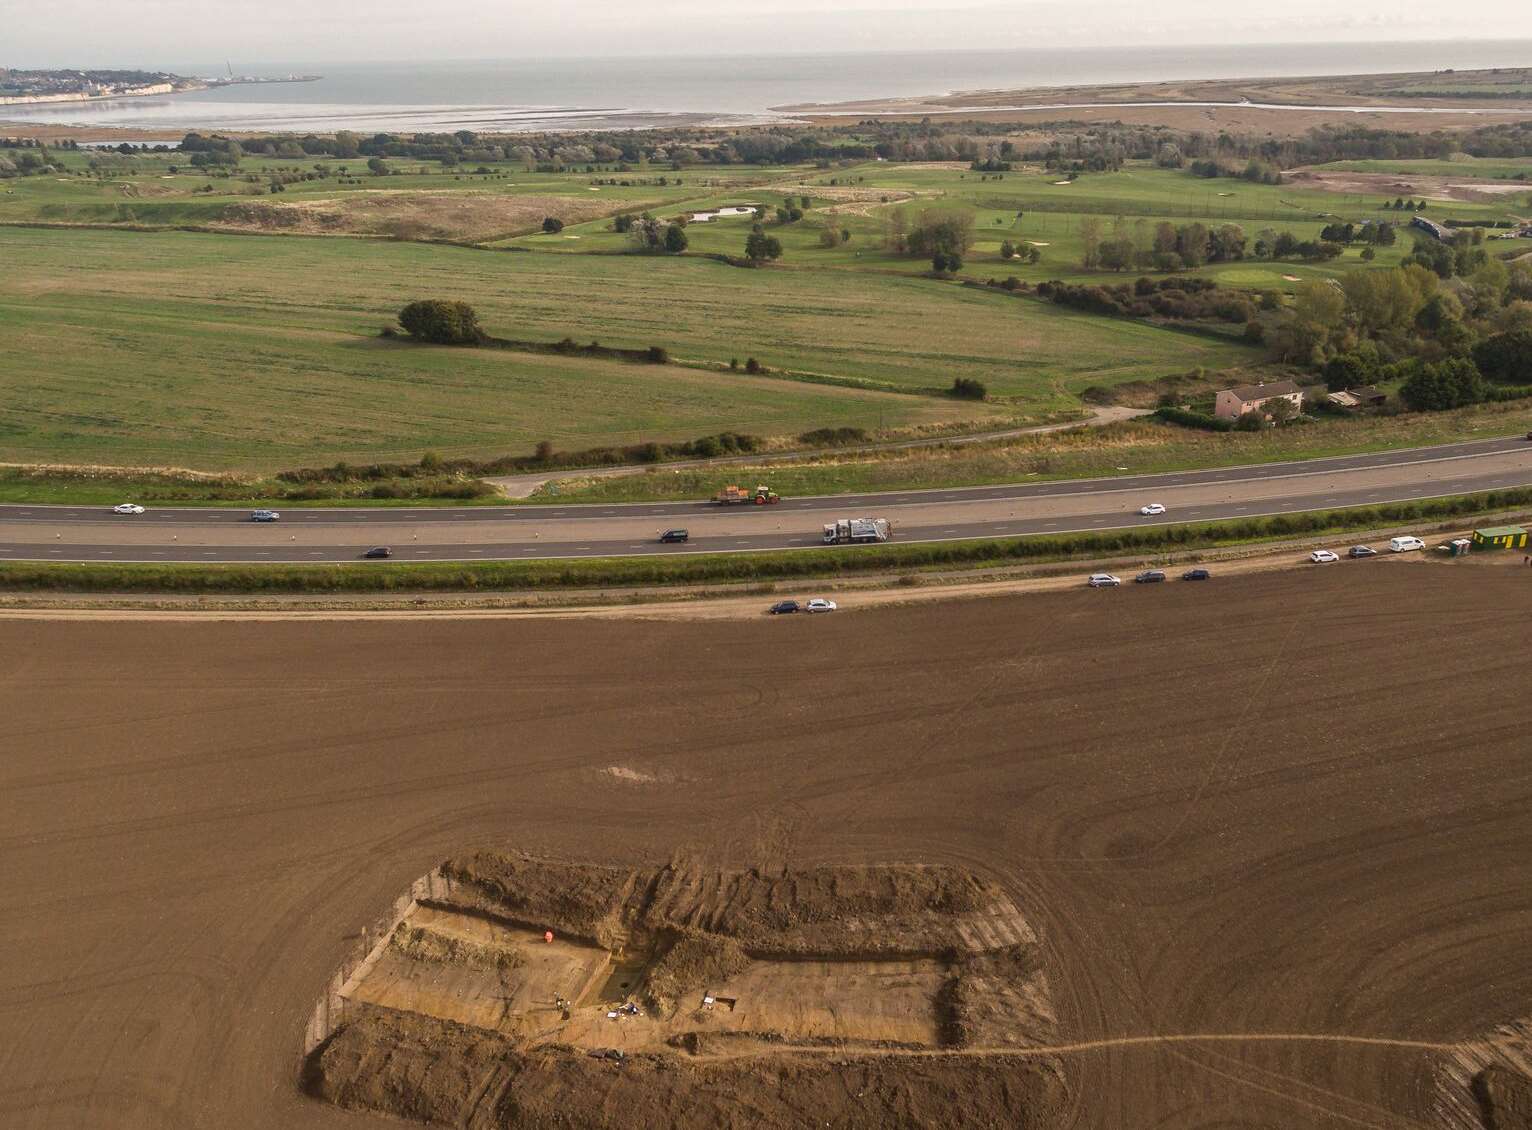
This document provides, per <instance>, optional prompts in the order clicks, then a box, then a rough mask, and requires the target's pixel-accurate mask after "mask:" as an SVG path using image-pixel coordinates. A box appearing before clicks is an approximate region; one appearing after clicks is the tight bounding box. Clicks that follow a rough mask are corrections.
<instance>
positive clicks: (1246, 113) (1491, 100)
mask: <svg viewBox="0 0 1532 1130" xmlns="http://www.w3.org/2000/svg"><path fill="white" fill-rule="evenodd" d="M318 77H319V76H290V77H288V78H283V79H263V80H255V79H250V80H235V81H233V82H211V83H204V82H201V81H200V80H192V81H196V82H197V85H195V86H188V87H186V88H184V89H182V90H178V91H175V92H173V93H171V94H169V95H157V96H153V97H162V98H174V96H175V94H176V93H196V92H200V91H203V90H209V89H216V88H217V87H219V86H225V85H260V84H264V83H267V82H270V83H284V84H285V83H291V82H306V81H315V80H316V79H317V78H318ZM129 97H137V98H142V99H150V98H151V96H148V95H134V96H105V97H98V98H92V99H81V100H78V101H70V102H60V103H29V104H22V105H19V106H18V107H16V108H15V109H14V112H13V113H12V114H10V115H6V113H5V111H6V109H7V107H0V119H4V120H3V121H0V130H4V131H6V132H8V133H16V132H17V131H20V133H21V134H22V135H23V136H34V137H40V136H42V135H44V134H51V135H52V136H54V137H57V138H59V139H63V138H70V137H72V138H77V139H78V138H82V137H85V136H89V135H92V134H98V135H100V137H101V138H102V139H103V140H105V139H116V138H125V137H129V136H132V137H136V138H140V139H143V140H146V141H158V140H172V139H175V138H178V137H179V136H180V135H182V134H184V133H185V132H186V131H188V130H198V131H215V132H219V133H223V134H225V135H229V136H233V135H238V134H303V133H321V134H323V133H333V132H336V131H338V130H342V129H357V130H377V129H385V130H388V131H389V132H399V133H408V132H412V131H422V130H423V131H428V132H429V131H437V130H455V129H470V130H474V131H475V132H478V133H482V134H487V135H494V134H504V135H515V134H521V133H582V132H591V131H601V130H614V131H634V132H637V131H644V130H658V129H671V130H675V129H698V130H705V129H750V128H758V127H765V128H769V127H773V126H777V127H781V126H786V127H793V126H803V125H811V126H825V125H844V124H847V123H848V122H851V121H854V120H856V119H859V118H873V119H885V120H889V121H900V120H909V119H918V118H921V117H937V116H940V117H943V118H947V119H964V118H968V119H972V120H975V121H990V122H1016V123H1017V124H1033V123H1036V122H1037V121H1040V120H1049V118H1050V117H1051V119H1052V120H1058V118H1059V115H1065V116H1066V120H1081V121H1086V122H1099V121H1101V120H1102V116H1103V115H1110V116H1111V118H1112V119H1113V120H1122V121H1124V122H1127V123H1130V124H1136V123H1161V124H1166V125H1168V126H1171V127H1172V128H1176V127H1188V124H1189V123H1194V124H1195V126H1197V127H1204V126H1207V125H1209V124H1214V125H1218V126H1220V127H1223V128H1234V129H1265V130H1268V131H1274V129H1285V128H1286V127H1287V126H1294V127H1296V128H1297V129H1299V130H1302V129H1307V128H1312V126H1314V125H1316V124H1320V123H1323V122H1327V121H1334V122H1355V121H1357V120H1358V118H1365V117H1366V116H1367V115H1374V116H1376V118H1377V120H1378V122H1380V123H1382V122H1387V123H1388V124H1389V125H1391V126H1398V127H1403V128H1411V129H1423V128H1430V129H1437V128H1462V127H1465V126H1471V125H1474V124H1482V123H1484V122H1487V121H1495V120H1497V119H1502V118H1516V117H1520V116H1532V68H1494V69H1480V70H1445V71H1401V72H1392V73H1384V74H1361V75H1357V74H1339V75H1319V76H1315V75H1307V76H1290V77H1287V76H1284V77H1275V78H1245V79H1207V78H1197V79H1183V80H1163V81H1146V82H1111V83H1062V84H1056V85H1034V86H1020V87H1013V88H999V87H986V88H978V89H969V90H954V91H949V92H947V93H945V94H931V95H913V96H899V97H887V98H865V99H856V100H848V101H839V102H835V101H831V102H813V101H807V102H786V103H777V104H773V105H768V106H766V107H764V108H762V109H760V110H758V111H751V112H745V111H722V110H707V111H698V110H691V111H680V110H651V109H635V108H632V107H622V106H619V105H616V104H614V103H611V102H608V103H607V104H606V105H604V106H594V107H586V106H578V105H574V104H572V103H570V104H564V105H550V106H530V105H526V104H520V103H507V104H505V105H497V104H486V103H484V102H465V103H462V104H450V103H449V104H443V105H424V104H408V103H406V104H400V105H386V104H370V103H359V104H351V103H345V102H336V103H318V102H316V103H304V102H297V103H292V104H291V105H284V106H283V107H282V109H281V112H275V113H274V112H271V111H269V110H268V111H267V113H266V115H265V116H266V117H267V119H268V120H267V121H262V120H261V116H262V115H261V110H262V109H265V104H263V103H259V102H252V103H248V104H247V105H248V106H249V107H250V110H249V113H248V115H247V116H245V117H241V116H240V114H239V107H237V106H233V107H222V108H223V109H228V110H232V112H231V113H229V114H228V115H227V117H228V119H229V120H228V121H227V122H218V121H216V120H214V121H209V120H207V117H208V115H207V114H205V113H204V114H201V115H199V114H198V113H197V112H195V107H193V108H192V109H191V110H190V111H189V112H188V113H187V114H186V115H185V117H184V118H180V117H176V116H174V111H172V114H171V116H168V117H167V118H166V119H165V120H164V121H159V122H156V121H143V120H140V121H137V122H136V123H134V122H132V121H124V122H121V123H114V122H111V121H94V122H89V123H85V124H76V123H73V122H69V121H67V120H58V119H59V118H60V117H68V116H72V115H71V114H70V111H71V110H74V108H76V107H89V106H92V105H99V104H101V103H106V102H114V101H126V100H127V98H129ZM50 107H67V108H68V109H54V110H53V111H52V112H50ZM87 112H88V111H87ZM131 115H132V111H131V110H126V111H125V112H124V114H123V116H124V117H130V116H131ZM49 119H52V120H49Z"/></svg>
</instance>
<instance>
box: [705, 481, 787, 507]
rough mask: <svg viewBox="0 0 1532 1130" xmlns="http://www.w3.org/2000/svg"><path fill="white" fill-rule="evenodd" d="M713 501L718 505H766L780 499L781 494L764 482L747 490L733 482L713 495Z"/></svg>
mask: <svg viewBox="0 0 1532 1130" xmlns="http://www.w3.org/2000/svg"><path fill="white" fill-rule="evenodd" d="M713 501H714V502H716V503H718V504H719V505H720V506H741V505H745V504H753V505H755V506H768V505H772V504H774V503H778V502H781V501H782V496H781V495H780V494H778V493H777V492H776V491H774V490H772V489H771V488H770V487H768V486H767V485H766V484H765V483H762V484H761V485H760V486H758V487H756V488H755V490H754V491H748V490H746V489H745V488H744V487H737V486H734V485H733V484H730V485H729V486H726V487H724V488H723V490H721V491H719V492H718V493H717V494H715V495H714V496H713Z"/></svg>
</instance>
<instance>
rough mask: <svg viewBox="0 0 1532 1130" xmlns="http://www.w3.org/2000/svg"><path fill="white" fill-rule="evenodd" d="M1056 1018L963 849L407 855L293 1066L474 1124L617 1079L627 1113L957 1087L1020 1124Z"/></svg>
mask: <svg viewBox="0 0 1532 1130" xmlns="http://www.w3.org/2000/svg"><path fill="white" fill-rule="evenodd" d="M1055 1034H1056V1024H1055V1019H1054V1014H1053V1008H1052V1005H1051V1003H1050V1000H1049V995H1048V987H1047V982H1046V979H1045V977H1044V975H1043V972H1042V967H1041V961H1040V959H1039V956H1038V952H1037V939H1036V936H1035V935H1034V934H1033V932H1032V929H1031V927H1030V926H1029V925H1028V923H1027V922H1026V920H1025V918H1024V917H1023V916H1022V915H1021V913H1020V912H1019V911H1018V910H1017V908H1016V906H1015V905H1014V904H1013V903H1012V902H1011V900H1010V899H1009V898H1008V897H1007V896H1006V895H1005V894H1004V892H1002V891H1001V890H999V889H998V888H996V887H993V886H992V885H990V884H987V883H985V882H983V881H982V880H979V879H977V878H976V877H974V876H972V875H970V874H968V873H967V872H964V871H961V870H958V869H955V868H949V867H916V866H898V867H893V866H890V867H835V868H830V867H826V868H815V869H809V870H802V871H793V872H785V873H779V874H771V875H768V874H762V873H761V872H759V871H717V870H709V869H706V868H703V867H700V866H698V865H687V864H672V865H670V866H668V867H664V868H658V869H630V868H618V867H602V866H596V865H589V864H581V863H571V862H564V861H556V860H546V859H538V858H534V857H530V856H524V855H506V854H495V853H484V854H478V855H473V856H468V857H464V858H461V859H453V860H448V861H447V862H446V863H444V864H443V865H442V866H441V867H440V868H438V869H437V870H436V871H433V872H432V873H431V874H430V875H427V876H425V877H423V878H422V879H421V880H419V881H417V883H416V884H415V885H414V887H413V888H412V890H411V892H410V893H409V895H407V896H405V897H403V898H401V899H400V900H399V901H398V902H397V903H396V904H395V908H394V911H393V912H392V914H390V915H389V916H386V918H385V919H384V921H382V922H380V924H379V927H378V928H377V929H376V930H375V931H374V933H373V934H372V935H371V945H370V947H369V948H367V950H366V952H365V953H364V954H360V955H359V959H358V960H356V961H355V962H354V963H353V964H351V965H350V966H348V967H347V968H344V969H342V970H341V971H340V972H339V973H337V975H336V977H335V979H334V981H333V982H332V985H331V988H330V991H329V992H327V993H326V995H325V997H324V998H323V999H322V1000H321V1001H320V1003H319V1006H318V1007H317V1009H316V1012H315V1019H314V1022H313V1023H312V1024H311V1025H310V1029H309V1046H308V1047H307V1048H306V1052H307V1060H306V1068H305V1073H304V1080H305V1087H306V1089H307V1090H308V1091H309V1093H311V1094H312V1095H314V1096H316V1097H318V1098H323V1099H327V1100H329V1101H332V1102H335V1103H338V1104H339V1105H342V1106H356V1107H366V1108H371V1109H375V1110H380V1111H385V1112H387V1113H390V1114H394V1115H397V1116H400V1117H405V1118H414V1119H421V1120H427V1121H436V1122H443V1123H450V1124H453V1125H465V1126H485V1127H488V1126H502V1125H511V1124H526V1122H527V1119H528V1115H529V1111H539V1110H547V1111H557V1112H559V1113H560V1114H561V1116H562V1117H564V1118H565V1119H567V1120H568V1121H569V1122H570V1123H572V1124H576V1125H583V1124H593V1123H597V1122H600V1121H601V1114H600V1111H601V1110H603V1109H605V1110H610V1109H612V1107H611V1105H610V1104H611V1103H612V1102H613V1101H614V1099H613V1094H614V1093H616V1092H622V1093H623V1094H624V1095H625V1096H626V1097H625V1098H624V1100H623V1101H624V1104H626V1105H628V1109H630V1110H631V1113H632V1118H633V1124H634V1125H667V1124H668V1125H675V1126H698V1127H700V1126H714V1125H747V1124H748V1125H755V1126H761V1125H765V1126H774V1125H781V1126H786V1125H798V1124H801V1123H802V1122H803V1120H804V1119H805V1118H806V1117H814V1118H818V1119H820V1120H825V1121H835V1122H836V1124H844V1125H866V1126H878V1125H912V1124H936V1123H938V1122H950V1121H953V1120H956V1119H958V1115H957V1114H956V1113H955V1112H954V1110H953V1109H952V1108H951V1106H950V1104H952V1103H953V1102H954V1099H953V1097H952V1096H953V1095H954V1094H961V1095H962V1096H963V1098H962V1099H961V1100H958V1101H959V1103H960V1105H962V1106H965V1107H967V1108H969V1110H970V1114H971V1118H972V1119H973V1120H974V1121H976V1122H977V1123H979V1124H1006V1125H1030V1124H1032V1123H1033V1122H1034V1120H1036V1121H1037V1122H1038V1123H1039V1124H1041V1123H1043V1122H1046V1121H1047V1120H1048V1117H1049V1115H1050V1112H1056V1111H1057V1110H1058V1109H1059V1104H1060V1103H1061V1102H1062V1101H1063V1097H1064V1086H1063V1083H1062V1075H1061V1074H1060V1071H1059V1068H1058V1065H1057V1064H1056V1063H1055V1062H1054V1061H1053V1060H1052V1058H1051V1057H1049V1056H1047V1055H1044V1054H1039V1053H1037V1052H1032V1053H1031V1054H1029V1055H1023V1054H1021V1053H1024V1052H1025V1051H1026V1049H1035V1048H1039V1047H1043V1046H1046V1045H1047V1044H1048V1043H1049V1042H1050V1041H1052V1040H1053V1039H1054V1038H1055ZM789 1080H790V1081H791V1084H792V1085H791V1087H784V1085H783V1084H784V1083H786V1082H788V1081H789ZM850 1096H856V1098H855V1099H851V1098H850ZM822 1103H828V1104H829V1106H828V1107H822V1106H821V1105H819V1104H822ZM848 1103H849V1107H848ZM835 1110H840V1111H841V1113H840V1114H839V1115H835V1114H833V1113H832V1112H833V1111H835ZM537 1121H538V1119H537V1118H533V1119H532V1122H533V1124H535V1123H536V1122H537ZM962 1121H964V1122H965V1123H966V1122H967V1121H968V1119H962Z"/></svg>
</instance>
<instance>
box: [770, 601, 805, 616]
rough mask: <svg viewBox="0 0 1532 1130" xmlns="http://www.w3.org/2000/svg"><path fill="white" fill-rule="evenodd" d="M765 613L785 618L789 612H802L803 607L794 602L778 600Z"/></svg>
mask: <svg viewBox="0 0 1532 1130" xmlns="http://www.w3.org/2000/svg"><path fill="white" fill-rule="evenodd" d="M766 611H767V612H769V613H771V615H773V616H785V615H787V614H788V613H789V612H802V611H803V605H801V604H799V603H798V602H797V601H796V600H779V601H777V602H776V603H775V604H773V605H772V606H771V607H770V608H768V609H767V610H766Z"/></svg>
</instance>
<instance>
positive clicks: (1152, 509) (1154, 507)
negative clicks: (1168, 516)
mask: <svg viewBox="0 0 1532 1130" xmlns="http://www.w3.org/2000/svg"><path fill="white" fill-rule="evenodd" d="M1138 512H1139V513H1140V514H1142V515H1144V516H1145V517H1148V516H1150V515H1154V514H1163V513H1165V507H1164V506H1162V505H1161V504H1160V503H1158V502H1151V503H1150V504H1149V505H1148V506H1140V507H1139V508H1138Z"/></svg>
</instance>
